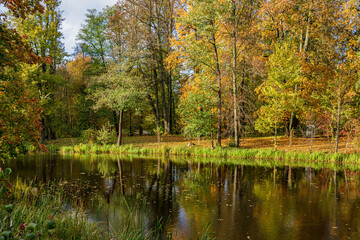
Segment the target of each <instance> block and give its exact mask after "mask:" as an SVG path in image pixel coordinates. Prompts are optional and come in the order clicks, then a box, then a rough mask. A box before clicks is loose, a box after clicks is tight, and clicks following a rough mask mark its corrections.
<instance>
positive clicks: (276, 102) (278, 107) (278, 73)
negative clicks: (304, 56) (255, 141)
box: [255, 42, 301, 149]
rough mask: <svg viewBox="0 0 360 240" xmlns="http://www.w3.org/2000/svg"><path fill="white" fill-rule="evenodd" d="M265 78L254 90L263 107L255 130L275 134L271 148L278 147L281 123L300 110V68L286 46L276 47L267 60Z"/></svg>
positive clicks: (287, 44) (289, 44) (294, 56)
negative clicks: (271, 131) (267, 65)
mask: <svg viewBox="0 0 360 240" xmlns="http://www.w3.org/2000/svg"><path fill="white" fill-rule="evenodd" d="M268 64H269V68H268V77H267V79H266V80H265V81H264V82H263V83H262V85H260V87H259V88H258V89H257V92H258V93H259V98H260V99H261V100H262V101H264V103H265V104H264V105H263V106H262V107H261V108H260V110H259V112H258V118H257V120H256V125H255V127H256V129H257V130H258V131H259V132H269V131H270V130H274V133H275V134H274V148H275V149H276V146H277V133H278V128H279V125H280V124H281V123H283V122H284V119H285V118H286V117H287V116H289V115H290V120H291V119H292V117H293V116H291V115H292V114H293V113H294V112H297V111H298V109H300V105H301V99H300V95H299V91H298V89H297V86H299V84H300V83H301V74H300V73H301V66H300V62H299V58H298V57H297V56H296V55H295V54H294V51H293V49H292V45H291V43H289V42H284V43H280V42H279V43H278V45H277V46H276V49H275V52H274V54H273V55H271V57H270V60H269V63H268Z"/></svg>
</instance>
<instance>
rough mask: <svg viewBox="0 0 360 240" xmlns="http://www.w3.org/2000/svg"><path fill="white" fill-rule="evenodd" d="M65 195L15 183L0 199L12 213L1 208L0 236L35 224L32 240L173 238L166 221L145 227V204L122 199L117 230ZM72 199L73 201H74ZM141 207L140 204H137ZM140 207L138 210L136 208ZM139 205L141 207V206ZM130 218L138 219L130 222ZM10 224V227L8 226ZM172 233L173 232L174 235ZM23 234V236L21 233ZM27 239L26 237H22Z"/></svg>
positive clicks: (57, 188)
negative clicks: (124, 210) (49, 226)
mask: <svg viewBox="0 0 360 240" xmlns="http://www.w3.org/2000/svg"><path fill="white" fill-rule="evenodd" d="M71 196H72V197H70V196H68V195H67V194H65V191H64V187H63V186H62V184H54V183H48V184H44V183H34V182H23V181H21V180H19V179H18V180H16V181H15V182H14V184H13V186H12V189H11V194H10V196H8V197H7V198H5V199H3V201H2V202H1V203H2V204H1V205H5V204H4V202H6V201H7V203H9V201H11V203H12V204H13V206H14V207H13V210H12V211H11V212H10V213H9V212H7V211H5V210H4V208H3V206H1V208H0V209H1V210H0V219H8V220H9V221H0V235H1V234H2V233H4V231H11V232H12V233H13V235H14V236H15V235H16V234H19V232H20V230H19V229H20V227H21V226H24V225H25V226H26V225H29V224H34V223H35V224H36V226H37V227H36V229H35V233H36V235H37V237H36V239H89V240H92V239H94V240H95V239H96V240H98V239H106V240H107V239H109V240H110V239H111V240H112V239H119V240H120V239H130V240H132V239H134V240H135V239H169V240H170V239H173V237H174V236H173V234H174V233H173V232H171V231H169V232H167V227H166V226H167V225H166V224H167V222H164V221H162V220H158V222H157V223H156V224H155V226H154V227H152V228H149V227H148V226H147V225H146V224H144V223H143V221H141V220H140V221H139V218H140V219H141V218H142V216H144V215H146V213H147V212H146V211H147V210H146V206H147V205H146V203H145V202H143V203H140V204H139V205H135V206H132V207H130V206H129V204H128V203H127V202H126V199H125V197H124V198H123V199H122V202H121V204H124V205H126V206H127V208H128V214H127V215H124V216H122V218H124V219H122V222H123V224H122V226H117V229H120V230H118V231H115V230H114V229H113V228H111V227H108V226H105V225H104V224H101V223H98V222H92V221H89V219H88V217H87V215H86V214H85V211H83V208H82V206H81V204H80V203H81V202H82V201H81V200H80V201H77V200H78V199H75V198H77V197H78V196H76V195H71ZM74 197H75V198H74ZM141 204H142V205H141ZM139 206H140V207H139ZM141 206H142V207H141ZM134 219H138V220H136V221H134ZM49 220H54V221H55V223H56V227H55V230H54V231H53V232H51V234H50V232H47V230H46V226H47V224H48V221H49ZM9 222H11V224H9ZM175 234H176V233H175ZM23 235H25V234H23ZM197 238H198V239H214V238H213V237H212V234H210V233H209V231H208V229H205V232H204V233H203V234H199V235H198V236H197ZM26 239H27V238H26Z"/></svg>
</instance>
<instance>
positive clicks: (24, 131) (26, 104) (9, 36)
mask: <svg viewBox="0 0 360 240" xmlns="http://www.w3.org/2000/svg"><path fill="white" fill-rule="evenodd" d="M1 4H3V5H4V6H5V7H7V8H8V9H9V11H10V12H12V14H13V15H14V16H15V17H16V18H19V19H25V18H26V17H27V15H28V14H30V13H36V12H37V11H42V10H43V6H42V5H41V1H27V2H25V3H23V4H19V3H18V2H17V1H11V0H7V1H1ZM0 23H1V24H0V49H1V55H2V56H1V58H0V59H1V60H0V108H1V111H0V159H5V158H9V157H13V156H15V155H16V154H18V153H19V152H22V149H24V145H25V143H30V145H32V146H33V147H34V148H35V149H40V148H42V147H43V146H42V145H41V144H40V131H41V128H42V127H41V122H40V116H41V111H42V109H41V108H40V107H39V104H38V100H37V99H36V98H33V97H31V96H30V94H29V92H28V91H26V89H25V85H24V79H23V73H24V72H22V71H21V69H22V65H23V64H26V63H37V62H38V61H40V58H39V57H37V56H36V55H35V54H34V53H33V52H32V51H31V48H30V46H29V45H28V44H27V43H26V42H25V41H24V39H23V38H22V37H21V35H20V34H19V33H18V32H17V31H16V29H14V28H12V27H11V26H9V25H7V24H5V14H4V13H3V12H2V13H1V15H0Z"/></svg>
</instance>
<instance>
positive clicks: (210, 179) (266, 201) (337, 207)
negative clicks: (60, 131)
mask: <svg viewBox="0 0 360 240" xmlns="http://www.w3.org/2000/svg"><path fill="white" fill-rule="evenodd" d="M207 162H208V163H200V162H195V161H192V159H186V160H175V159H173V160H172V161H170V160H169V159H163V158H158V159H154V160H152V159H125V158H123V157H119V156H92V157H90V156H57V155H40V156H24V157H19V158H18V159H17V160H14V161H10V162H8V163H6V164H5V165H7V167H11V168H12V169H13V172H14V174H13V176H12V177H13V178H16V177H19V178H22V179H24V180H27V179H36V178H38V179H41V180H43V181H55V182H58V181H60V180H63V181H66V182H67V190H68V193H69V194H78V195H79V196H81V197H82V199H83V200H84V201H85V206H86V207H87V210H88V215H89V217H90V218H91V219H93V220H96V221H101V222H103V223H104V224H106V225H107V227H108V229H109V230H110V229H115V230H121V229H119V228H120V226H124V222H125V223H126V222H127V221H132V222H133V223H134V224H135V225H138V226H140V225H142V226H146V227H147V228H152V227H155V226H156V225H157V223H158V221H159V219H162V220H163V225H162V226H163V228H164V230H165V231H167V232H169V231H172V232H173V235H174V236H175V234H176V238H183V239H189V238H192V237H194V236H195V235H196V234H197V233H198V232H201V231H204V230H205V226H206V225H207V224H209V223H210V222H211V228H210V231H211V232H214V235H215V236H217V237H219V239H349V238H350V239H357V238H358V237H359V236H360V233H359V229H360V218H358V216H359V214H360V210H359V207H360V194H359V193H360V192H359V190H358V187H359V180H360V177H359V173H358V172H352V171H347V170H341V171H335V170H333V169H320V170H316V169H313V168H310V167H307V168H296V167H291V166H284V167H275V166H269V167H254V166H247V165H246V164H245V165H244V164H243V165H232V164H225V163H224V162H221V161H219V160H214V162H211V161H207ZM1 167H5V166H1Z"/></svg>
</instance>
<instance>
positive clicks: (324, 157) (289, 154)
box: [60, 144, 360, 163]
mask: <svg viewBox="0 0 360 240" xmlns="http://www.w3.org/2000/svg"><path fill="white" fill-rule="evenodd" d="M60 153H62V154H64V153H70V154H71V153H81V154H84V153H87V154H121V153H125V154H139V155H161V156H200V157H226V158H236V159H240V158H250V159H274V160H281V161H290V160H291V161H325V162H337V163H360V154H356V153H353V154H346V153H325V152H312V153H309V152H299V151H284V150H277V151H275V150H273V149H242V148H230V147H228V148H223V147H219V148H215V149H210V148H205V147H187V146H175V147H168V146H166V145H163V146H161V147H142V148H137V147H134V146H133V145H132V144H127V145H122V146H120V147H117V146H116V145H95V144H92V145H89V144H80V145H75V146H72V147H69V146H65V147H62V148H60Z"/></svg>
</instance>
